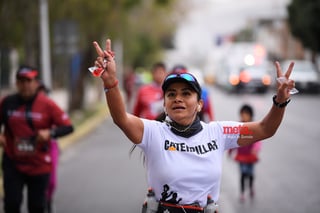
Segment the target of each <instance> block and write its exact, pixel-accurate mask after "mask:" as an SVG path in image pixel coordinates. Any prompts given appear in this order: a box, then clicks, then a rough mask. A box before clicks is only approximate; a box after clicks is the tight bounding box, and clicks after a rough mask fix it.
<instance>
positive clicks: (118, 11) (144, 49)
mask: <svg viewBox="0 0 320 213" xmlns="http://www.w3.org/2000/svg"><path fill="white" fill-rule="evenodd" d="M177 2H179V0H170V1H169V0H108V1H101V0H90V1H88V0H48V3H49V20H50V32H51V46H52V48H51V50H54V49H55V48H56V47H57V45H56V44H55V43H54V31H55V29H54V27H55V26H56V24H57V23H58V22H65V21H66V22H69V21H70V22H73V23H75V24H76V28H77V36H78V41H77V53H78V54H79V55H80V58H81V64H80V69H79V70H80V71H79V73H78V76H77V79H76V82H75V83H73V84H74V85H76V87H77V88H76V89H77V90H76V93H75V95H74V97H73V98H74V100H72V103H71V107H69V108H70V110H74V109H81V108H82V102H83V97H84V82H86V78H87V77H89V75H88V71H87V68H88V67H89V66H92V61H93V60H94V58H95V57H96V55H95V51H94V48H93V47H92V45H90V44H91V43H92V41H94V40H98V41H100V42H101V40H102V41H104V40H105V39H106V38H107V37H109V38H111V39H113V40H114V41H115V40H120V41H121V42H122V44H123V48H124V51H123V53H124V57H123V63H124V66H126V67H133V68H136V67H139V66H144V67H147V66H150V65H151V64H152V63H153V62H154V61H156V60H160V59H161V52H162V50H163V46H164V45H163V44H165V45H166V46H170V40H171V38H172V35H173V33H174V29H175V25H176V23H177V21H179V19H176V18H173V16H172V14H177V12H179V10H177V8H176V5H177ZM38 3H39V1H38V0H35V1H24V0H15V1H12V0H0V12H1V13H0V23H1V27H0V28H1V33H0V47H1V46H3V47H12V48H15V49H18V51H19V56H20V59H21V60H20V62H21V63H28V64H31V65H33V66H38V67H39V64H40V62H39V59H40V51H39V46H40V44H39V40H40V39H39V26H38V25H39V24H38V23H39V12H38V11H39V5H38ZM183 4H185V1H182V3H181V5H183ZM178 9H179V8H178ZM66 30H68V29H67V28H66ZM52 57H53V59H52V62H53V63H52V68H53V69H52V71H53V73H54V74H55V76H56V77H57V78H53V85H59V86H64V87H66V86H68V85H69V84H70V83H69V79H67V80H66V81H65V80H64V79H65V78H63V76H66V75H67V74H68V73H70V67H69V66H68V62H67V61H68V60H69V59H68V57H69V56H68V57H65V55H57V54H56V55H55V54H52ZM61 60H62V61H63V60H64V62H61ZM61 63H62V64H63V65H64V66H59V64H61Z"/></svg>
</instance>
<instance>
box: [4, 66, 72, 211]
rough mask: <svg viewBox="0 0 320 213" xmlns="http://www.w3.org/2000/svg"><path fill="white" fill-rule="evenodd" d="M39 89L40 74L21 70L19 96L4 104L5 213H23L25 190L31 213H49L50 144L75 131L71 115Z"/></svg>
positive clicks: (25, 68)
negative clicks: (47, 207) (47, 193)
mask: <svg viewBox="0 0 320 213" xmlns="http://www.w3.org/2000/svg"><path fill="white" fill-rule="evenodd" d="M39 86H40V84H39V79H38V71H37V70H36V69H34V68H32V67H29V66H21V67H20V68H19V69H18V71H17V73H16V87H17V92H16V93H15V94H12V95H8V96H6V97H4V98H3V99H2V100H1V102H0V126H1V127H2V126H4V131H3V132H0V145H1V146H2V147H3V151H4V152H3V155H2V174H3V188H4V212H5V213H15V212H20V208H21V204H22V200H23V189H24V186H26V187H27V188H28V190H27V191H28V193H27V196H28V202H27V206H28V211H29V212H36V213H43V212H45V206H46V191H47V185H48V182H49V176H50V172H51V170H52V159H51V155H50V149H51V146H50V145H51V144H50V141H51V139H53V138H57V137H61V136H64V135H67V134H69V133H71V132H72V131H73V125H72V123H71V120H70V119H69V117H68V115H67V114H66V113H65V112H64V111H63V110H62V109H61V108H60V107H59V106H58V105H57V104H56V103H55V102H54V101H53V100H51V99H49V98H48V97H47V96H46V95H45V94H44V93H42V92H38V88H39ZM0 129H2V128H0Z"/></svg>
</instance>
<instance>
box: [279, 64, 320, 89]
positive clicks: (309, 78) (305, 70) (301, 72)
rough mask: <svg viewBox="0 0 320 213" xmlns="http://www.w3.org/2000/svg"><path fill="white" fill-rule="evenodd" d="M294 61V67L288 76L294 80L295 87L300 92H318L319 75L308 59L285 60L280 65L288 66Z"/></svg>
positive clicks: (319, 87)
mask: <svg viewBox="0 0 320 213" xmlns="http://www.w3.org/2000/svg"><path fill="white" fill-rule="evenodd" d="M291 61H294V68H293V71H292V73H291V75H290V78H291V79H293V80H294V81H295V85H296V86H295V87H296V88H297V89H298V90H299V91H300V92H310V93H319V92H320V76H319V73H318V72H317V70H316V67H315V65H314V64H313V63H312V62H311V61H309V60H285V61H283V62H282V64H281V66H282V67H288V66H289V64H290V62H291Z"/></svg>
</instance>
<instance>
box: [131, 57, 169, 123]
mask: <svg viewBox="0 0 320 213" xmlns="http://www.w3.org/2000/svg"><path fill="white" fill-rule="evenodd" d="M165 76H166V66H165V64H164V63H162V62H157V63H155V64H154V65H153V66H152V82H151V83H150V84H146V85H143V86H142V87H140V88H139V90H138V92H137V95H136V101H135V103H134V107H133V114H134V115H136V116H138V117H141V118H147V119H156V118H157V116H158V115H159V114H160V113H161V112H162V102H163V94H162V89H161V84H162V81H163V79H164V77H165Z"/></svg>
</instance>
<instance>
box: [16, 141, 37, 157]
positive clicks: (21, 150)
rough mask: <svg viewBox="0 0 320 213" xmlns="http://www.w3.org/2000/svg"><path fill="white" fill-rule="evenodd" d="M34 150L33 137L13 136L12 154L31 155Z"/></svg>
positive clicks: (19, 155)
mask: <svg viewBox="0 0 320 213" xmlns="http://www.w3.org/2000/svg"><path fill="white" fill-rule="evenodd" d="M35 150H36V140H35V137H29V138H15V140H14V154H15V155H16V156H18V157H24V156H31V155H33V154H34V153H35Z"/></svg>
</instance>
